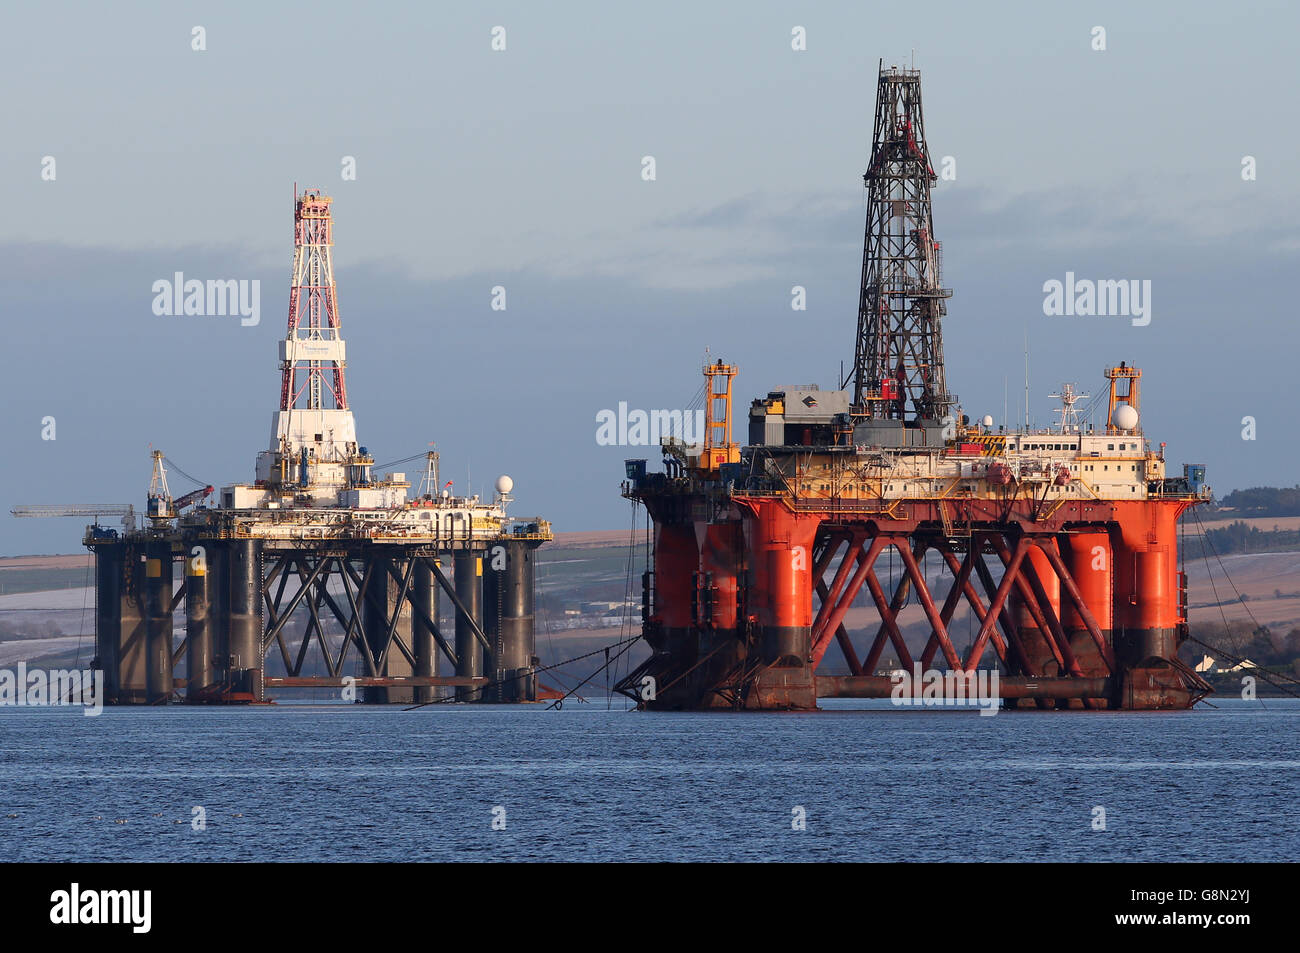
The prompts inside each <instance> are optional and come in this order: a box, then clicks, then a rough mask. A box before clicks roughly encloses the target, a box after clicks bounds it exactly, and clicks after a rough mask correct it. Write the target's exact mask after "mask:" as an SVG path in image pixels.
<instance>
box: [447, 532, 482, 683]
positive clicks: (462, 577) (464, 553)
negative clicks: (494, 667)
mask: <svg viewBox="0 0 1300 953" xmlns="http://www.w3.org/2000/svg"><path fill="white" fill-rule="evenodd" d="M453 563H454V565H455V575H456V578H455V586H456V598H457V599H459V600H460V603H461V605H462V606H464V608H465V610H466V612H468V613H469V615H468V616H467V615H466V612H462V611H461V610H460V609H459V608H458V609H457V610H456V660H457V662H458V664H457V666H456V674H457V675H460V676H464V677H469V678H479V677H481V676H482V675H483V647H482V646H481V645H480V644H479V641H478V639H477V638H476V637H475V635H474V624H477V625H478V626H479V627H480V628H482V625H483V575H482V574H483V557H482V555H481V554H480V553H478V552H476V551H475V550H472V549H458V550H456V555H455V557H453ZM471 619H472V620H473V623H471V621H470V620H471ZM482 694H483V693H482V690H481V689H477V688H469V687H458V688H457V689H456V699H457V700H458V701H479V700H480V699H481V696H482Z"/></svg>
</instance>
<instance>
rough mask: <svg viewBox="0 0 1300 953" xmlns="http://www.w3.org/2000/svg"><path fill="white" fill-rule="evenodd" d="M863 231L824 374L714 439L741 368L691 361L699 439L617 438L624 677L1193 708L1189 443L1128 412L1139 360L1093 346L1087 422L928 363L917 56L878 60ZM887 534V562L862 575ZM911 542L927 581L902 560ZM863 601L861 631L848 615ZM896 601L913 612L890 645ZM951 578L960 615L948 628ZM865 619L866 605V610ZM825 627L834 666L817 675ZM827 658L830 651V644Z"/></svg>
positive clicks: (698, 686)
mask: <svg viewBox="0 0 1300 953" xmlns="http://www.w3.org/2000/svg"><path fill="white" fill-rule="evenodd" d="M864 180H865V183H866V189H867V199H868V202H867V206H868V211H867V220H866V240H865V248H864V254H863V263H862V284H861V299H860V304H859V310H858V329H857V341H856V348H855V354H854V363H853V369H852V372H851V373H850V374H849V375H848V376H847V377H846V379H845V380H843V381H841V382H840V387H839V389H836V390H820V389H818V388H817V387H815V386H812V385H808V386H799V387H780V388H776V389H774V390H772V391H770V392H769V393H768V394H767V396H766V397H763V398H760V399H757V400H755V401H754V402H753V404H752V405H751V407H750V411H749V421H748V423H749V433H748V445H746V446H743V447H742V446H740V445H738V444H737V443H734V442H733V441H732V438H731V390H732V381H733V379H734V377H735V375H736V372H737V369H736V367H735V366H733V365H728V364H724V363H723V362H721V361H718V362H717V363H711V364H708V365H706V366H705V368H704V374H705V378H706V382H707V392H706V410H705V433H704V442H703V444H699V445H686V444H684V443H682V442H681V441H675V440H673V439H671V438H668V439H665V440H664V441H663V448H662V449H663V454H664V471H663V472H661V473H650V472H647V465H646V461H645V460H629V461H627V480H626V482H625V483H624V484H623V495H624V496H625V497H628V498H630V499H632V500H635V501H638V502H640V503H643V504H644V505H645V507H646V509H647V512H648V514H649V516H650V518H651V519H652V520H653V523H654V529H653V534H652V545H653V553H652V556H651V561H650V565H649V567H648V571H647V572H646V574H645V578H644V581H643V609H642V617H643V634H644V637H645V639H646V641H647V642H648V643H649V645H650V647H651V649H652V655H651V656H650V657H649V658H648V659H647V660H646V661H645V662H644V663H642V664H641V665H640V666H639V667H638V668H636V669H634V670H633V671H632V672H631V673H630V674H629V675H628V676H627V678H625V679H623V680H622V681H621V682H620V683H619V686H618V688H619V690H620V691H622V692H623V693H624V694H626V695H628V696H629V697H631V698H633V699H634V700H636V701H637V702H638V704H640V705H642V706H644V707H649V708H658V709H706V708H740V709H812V708H816V707H817V699H818V698H819V697H820V698H825V697H859V698H877V697H890V696H891V695H895V697H896V693H895V687H896V685H897V684H898V678H897V677H896V676H895V675H894V674H891V673H888V672H881V671H879V667H880V666H881V663H882V655H884V653H885V652H886V650H888V652H889V656H887V658H888V660H889V661H888V664H887V668H889V669H892V670H894V671H896V670H897V669H900V668H901V669H902V670H903V671H906V672H909V673H910V672H913V671H916V672H918V673H919V672H921V671H935V670H937V668H943V669H945V670H946V671H947V672H949V673H963V674H967V676H968V677H969V676H970V675H973V674H974V673H976V671H977V670H978V669H979V666H980V664H981V661H982V660H985V659H986V658H987V661H986V664H993V665H996V669H995V671H996V672H997V673H998V674H999V675H1000V679H999V693H1000V700H1001V704H1002V706H1003V707H1017V706H1021V707H1031V708H1033V707H1037V708H1081V709H1082V708H1087V709H1167V708H1188V707H1190V706H1191V705H1192V704H1194V703H1195V702H1196V701H1197V700H1198V699H1200V698H1201V697H1203V696H1204V695H1205V694H1207V693H1208V692H1209V691H1210V687H1209V685H1208V684H1207V683H1206V682H1205V681H1204V680H1203V679H1201V678H1200V676H1198V675H1197V674H1196V673H1195V672H1194V671H1192V670H1191V669H1190V668H1189V667H1188V666H1187V665H1186V664H1185V663H1184V662H1182V661H1181V660H1180V659H1179V658H1178V654H1177V651H1178V646H1179V645H1180V643H1181V642H1182V640H1183V639H1185V638H1186V637H1187V624H1186V605H1187V601H1186V579H1185V576H1184V574H1183V573H1182V572H1180V571H1179V568H1178V553H1177V547H1178V539H1177V527H1178V520H1179V517H1180V516H1181V515H1182V514H1183V512H1184V511H1185V510H1187V509H1188V508H1189V507H1192V506H1194V505H1196V504H1197V503H1198V502H1200V501H1202V500H1204V499H1206V498H1208V497H1209V495H1210V491H1209V488H1208V487H1206V486H1205V485H1204V479H1205V468H1204V467H1203V466H1200V465H1187V466H1184V468H1183V473H1182V475H1181V476H1175V477H1170V476H1167V475H1166V468H1165V459H1164V444H1160V445H1159V449H1158V450H1155V449H1152V448H1151V446H1150V444H1149V443H1148V441H1147V439H1146V437H1145V436H1144V435H1143V432H1142V428H1141V418H1140V414H1139V411H1140V401H1139V383H1140V380H1141V376H1142V372H1141V371H1140V370H1139V369H1137V368H1135V367H1130V366H1128V365H1127V364H1123V363H1121V364H1120V365H1119V366H1118V367H1113V368H1109V369H1107V371H1106V378H1107V380H1108V385H1109V405H1108V413H1107V417H1106V421H1105V425H1104V427H1100V428H1093V427H1091V426H1090V425H1088V424H1087V423H1085V422H1083V421H1082V420H1081V415H1080V414H1079V413H1078V412H1077V411H1076V410H1075V409H1074V402H1075V401H1076V400H1077V399H1078V398H1079V395H1077V394H1075V392H1074V391H1073V389H1072V388H1066V389H1064V390H1063V392H1062V393H1061V394H1059V395H1054V396H1058V397H1061V398H1062V401H1063V405H1064V409H1063V411H1062V412H1061V417H1062V419H1061V421H1060V424H1059V426H1056V427H1053V428H1051V429H1048V430H1031V429H1028V428H1025V429H1023V430H1010V429H1008V428H1007V427H1005V426H1003V427H999V428H996V430H995V428H994V427H993V420H992V418H991V417H985V418H983V419H982V420H980V421H976V422H974V423H972V422H971V420H970V419H969V418H968V417H966V416H964V415H962V414H961V412H960V409H959V407H958V405H957V400H956V397H955V396H954V395H953V394H950V393H949V392H948V390H947V385H946V383H945V377H944V360H943V343H942V334H941V322H942V318H943V316H944V314H945V302H946V300H947V299H948V298H949V297H950V296H951V294H952V293H951V291H950V290H948V289H945V288H943V287H942V281H941V275H940V271H941V264H942V257H941V250H942V249H941V246H940V243H939V242H938V241H936V240H935V237H934V229H933V223H932V219H931V205H930V193H931V189H932V187H933V184H934V182H935V180H936V175H935V172H934V169H933V167H932V165H931V162H930V157H929V152H928V149H927V145H926V138H925V131H924V124H923V120H922V112H921V79H920V73H919V71H917V70H909V69H899V68H888V69H886V68H883V65H882V69H881V71H880V75H879V81H878V87H877V100H876V117H875V131H874V144H873V148H872V152H871V162H870V166H869V168H868V169H867V172H866V174H865V175H864ZM894 550H896V551H897V554H896V557H894V556H892V555H891V557H890V558H891V560H892V559H893V558H897V560H898V561H899V563H900V565H901V574H900V578H899V579H898V581H897V584H896V585H893V586H892V587H891V588H892V591H886V586H885V585H883V584H882V582H881V579H880V577H879V576H878V574H877V569H878V567H880V566H882V564H883V560H882V557H883V556H884V555H885V554H886V553H892V551H894ZM929 553H933V554H935V557H937V561H938V563H939V565H940V566H941V568H942V570H943V572H942V575H943V578H944V580H946V581H947V583H948V584H947V585H946V587H933V586H932V585H931V584H930V582H929V581H928V580H927V574H926V572H925V571H923V568H922V567H923V565H924V561H925V560H926V556H927V554H929ZM864 588H865V590H866V591H867V592H868V593H870V598H871V601H872V602H873V603H874V606H875V609H876V612H877V613H878V627H876V623H875V622H874V621H873V623H872V627H873V628H876V631H875V635H874V638H870V640H869V641H866V640H864V639H862V638H860V639H859V643H858V644H857V645H855V644H854V641H853V639H851V638H850V635H849V632H848V630H847V629H846V627H845V618H846V615H847V613H848V611H849V609H850V607H851V605H852V603H853V602H854V600H855V599H856V598H857V597H858V596H859V594H860V593H862V591H863V590H864ZM913 599H914V600H915V603H916V604H919V606H920V607H921V609H922V610H923V612H924V618H925V620H926V624H927V625H928V628H929V635H928V637H927V638H926V640H925V642H924V645H923V646H921V647H920V650H919V652H917V651H914V649H915V648H916V646H917V644H919V643H916V642H914V644H913V646H911V647H909V645H908V643H907V641H906V640H905V638H904V634H903V631H902V627H901V625H900V621H899V616H900V612H901V611H902V609H903V607H904V606H905V605H906V604H907V603H908V602H909V601H911V600H913ZM963 601H964V602H965V603H967V604H968V606H969V612H970V613H972V614H973V616H974V618H973V619H972V620H971V621H970V622H969V626H970V628H971V629H972V630H974V628H975V627H976V626H977V627H978V630H977V632H973V635H972V637H971V638H970V640H969V643H968V644H967V645H966V646H965V650H964V651H963V652H959V651H958V648H957V644H956V643H957V641H959V640H956V639H954V633H953V631H952V628H951V624H952V621H953V617H954V613H955V612H956V610H957V608H958V606H959V604H961V603H962V602H963ZM867 636H868V637H869V636H870V630H868V632H867ZM832 643H834V644H835V645H836V646H837V647H838V650H839V652H840V653H841V654H842V656H843V661H844V667H845V668H846V669H847V672H848V674H836V675H828V674H819V669H821V668H822V665H823V662H824V660H825V656H826V653H827V651H828V650H829V649H830V647H831V645H832ZM826 667H827V668H830V665H829V664H828V665H827V666H826Z"/></svg>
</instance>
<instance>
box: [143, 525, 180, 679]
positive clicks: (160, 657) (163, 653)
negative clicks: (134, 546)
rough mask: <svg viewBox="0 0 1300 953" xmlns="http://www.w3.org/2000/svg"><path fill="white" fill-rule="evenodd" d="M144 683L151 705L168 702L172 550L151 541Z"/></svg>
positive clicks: (147, 562)
mask: <svg viewBox="0 0 1300 953" xmlns="http://www.w3.org/2000/svg"><path fill="white" fill-rule="evenodd" d="M144 576H145V578H144V608H145V619H144V626H145V646H146V649H145V683H146V698H147V701H148V703H149V704H150V705H165V704H167V702H168V701H169V700H170V699H171V695H172V690H173V687H174V684H173V680H172V679H173V675H172V624H173V623H172V610H173V609H174V608H175V607H174V606H173V604H172V585H173V582H174V574H173V570H172V546H171V542H170V541H168V540H151V541H150V542H149V543H148V545H147V546H146V547H145V573H144Z"/></svg>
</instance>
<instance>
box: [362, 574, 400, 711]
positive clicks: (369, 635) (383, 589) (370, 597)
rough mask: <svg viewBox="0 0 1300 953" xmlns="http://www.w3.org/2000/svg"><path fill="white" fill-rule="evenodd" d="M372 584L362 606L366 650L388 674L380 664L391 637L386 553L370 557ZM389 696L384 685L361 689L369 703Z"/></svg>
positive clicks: (378, 672)
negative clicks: (387, 641)
mask: <svg viewBox="0 0 1300 953" xmlns="http://www.w3.org/2000/svg"><path fill="white" fill-rule="evenodd" d="M371 559H372V561H371V568H370V585H369V586H368V587H367V589H366V598H365V602H364V604H363V605H362V607H361V620H362V626H363V628H364V629H365V633H366V638H365V642H366V652H367V653H368V654H369V656H370V658H371V659H373V660H374V663H375V671H376V674H378V675H383V674H385V672H384V666H383V665H382V664H381V659H382V654H383V651H384V643H385V641H386V639H387V637H388V612H389V606H390V605H391V599H390V598H389V597H390V593H391V592H392V577H390V576H389V574H388V565H389V561H388V559H387V558H385V557H383V556H373V557H371ZM387 700H388V695H387V692H386V690H385V689H383V688H380V687H377V686H373V685H371V686H366V687H365V688H362V689H361V701H362V703H364V704H367V705H380V704H383V703H384V702H385V701H387Z"/></svg>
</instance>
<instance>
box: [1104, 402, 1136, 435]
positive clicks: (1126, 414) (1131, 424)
mask: <svg viewBox="0 0 1300 953" xmlns="http://www.w3.org/2000/svg"><path fill="white" fill-rule="evenodd" d="M1110 423H1111V426H1113V427H1115V428H1117V429H1119V430H1132V429H1133V428H1135V427H1136V426H1137V425H1138V412H1137V408H1136V407H1134V406H1133V405H1132V404H1120V405H1119V406H1118V407H1116V408H1115V412H1114V413H1113V414H1111V415H1110Z"/></svg>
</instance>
